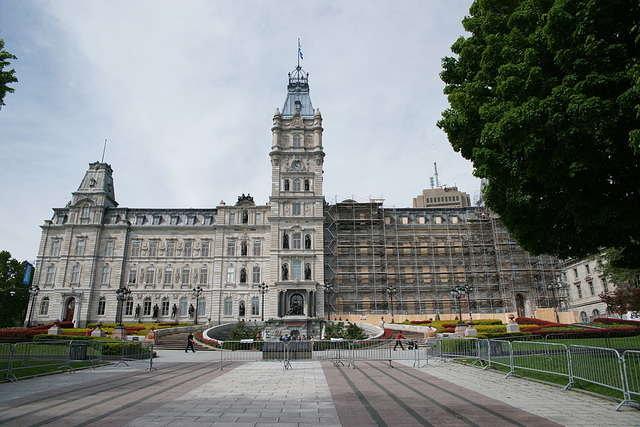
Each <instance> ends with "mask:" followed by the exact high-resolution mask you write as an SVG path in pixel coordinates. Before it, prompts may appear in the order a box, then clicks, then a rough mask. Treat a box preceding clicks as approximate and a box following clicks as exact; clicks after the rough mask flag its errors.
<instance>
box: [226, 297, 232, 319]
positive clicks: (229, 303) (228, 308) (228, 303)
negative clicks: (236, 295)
mask: <svg viewBox="0 0 640 427" xmlns="http://www.w3.org/2000/svg"><path fill="white" fill-rule="evenodd" d="M231 313H233V300H232V299H231V297H227V298H225V299H224V315H225V316H231Z"/></svg>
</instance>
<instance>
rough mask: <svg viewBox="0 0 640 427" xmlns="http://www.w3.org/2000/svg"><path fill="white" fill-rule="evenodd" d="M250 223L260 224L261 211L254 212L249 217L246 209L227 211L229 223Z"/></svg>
mask: <svg viewBox="0 0 640 427" xmlns="http://www.w3.org/2000/svg"><path fill="white" fill-rule="evenodd" d="M251 219H252V220H253V221H252V222H250V220H251ZM251 223H253V224H255V225H262V213H260V212H254V213H253V218H250V215H249V211H248V210H244V211H242V212H229V225H234V224H251Z"/></svg>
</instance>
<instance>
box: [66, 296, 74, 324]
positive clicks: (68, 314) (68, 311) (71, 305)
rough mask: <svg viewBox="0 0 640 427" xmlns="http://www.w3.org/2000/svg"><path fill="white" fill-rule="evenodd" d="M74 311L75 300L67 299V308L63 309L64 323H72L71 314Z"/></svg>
mask: <svg viewBox="0 0 640 427" xmlns="http://www.w3.org/2000/svg"><path fill="white" fill-rule="evenodd" d="M75 311H76V299H75V298H69V300H68V301H67V306H66V307H65V309H64V321H65V322H73V314H74V313H75Z"/></svg>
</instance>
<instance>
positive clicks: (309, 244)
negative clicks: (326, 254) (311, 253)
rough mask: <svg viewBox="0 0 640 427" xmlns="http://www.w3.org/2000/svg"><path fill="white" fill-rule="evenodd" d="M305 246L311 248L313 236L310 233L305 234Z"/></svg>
mask: <svg viewBox="0 0 640 427" xmlns="http://www.w3.org/2000/svg"><path fill="white" fill-rule="evenodd" d="M304 248H305V249H311V236H310V235H308V234H307V235H305V236H304Z"/></svg>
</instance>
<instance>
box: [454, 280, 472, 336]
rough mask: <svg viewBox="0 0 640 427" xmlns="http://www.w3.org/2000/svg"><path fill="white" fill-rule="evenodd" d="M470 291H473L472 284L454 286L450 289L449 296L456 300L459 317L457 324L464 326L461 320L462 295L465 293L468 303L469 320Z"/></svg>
mask: <svg viewBox="0 0 640 427" xmlns="http://www.w3.org/2000/svg"><path fill="white" fill-rule="evenodd" d="M471 292H473V286H470V285H466V286H456V287H455V288H453V289H451V291H450V293H451V297H452V298H455V299H456V300H458V313H459V316H460V317H459V319H460V320H458V326H465V323H464V322H463V321H462V301H461V299H462V296H463V295H466V296H467V302H468V303H469V320H471V296H470V294H471Z"/></svg>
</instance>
